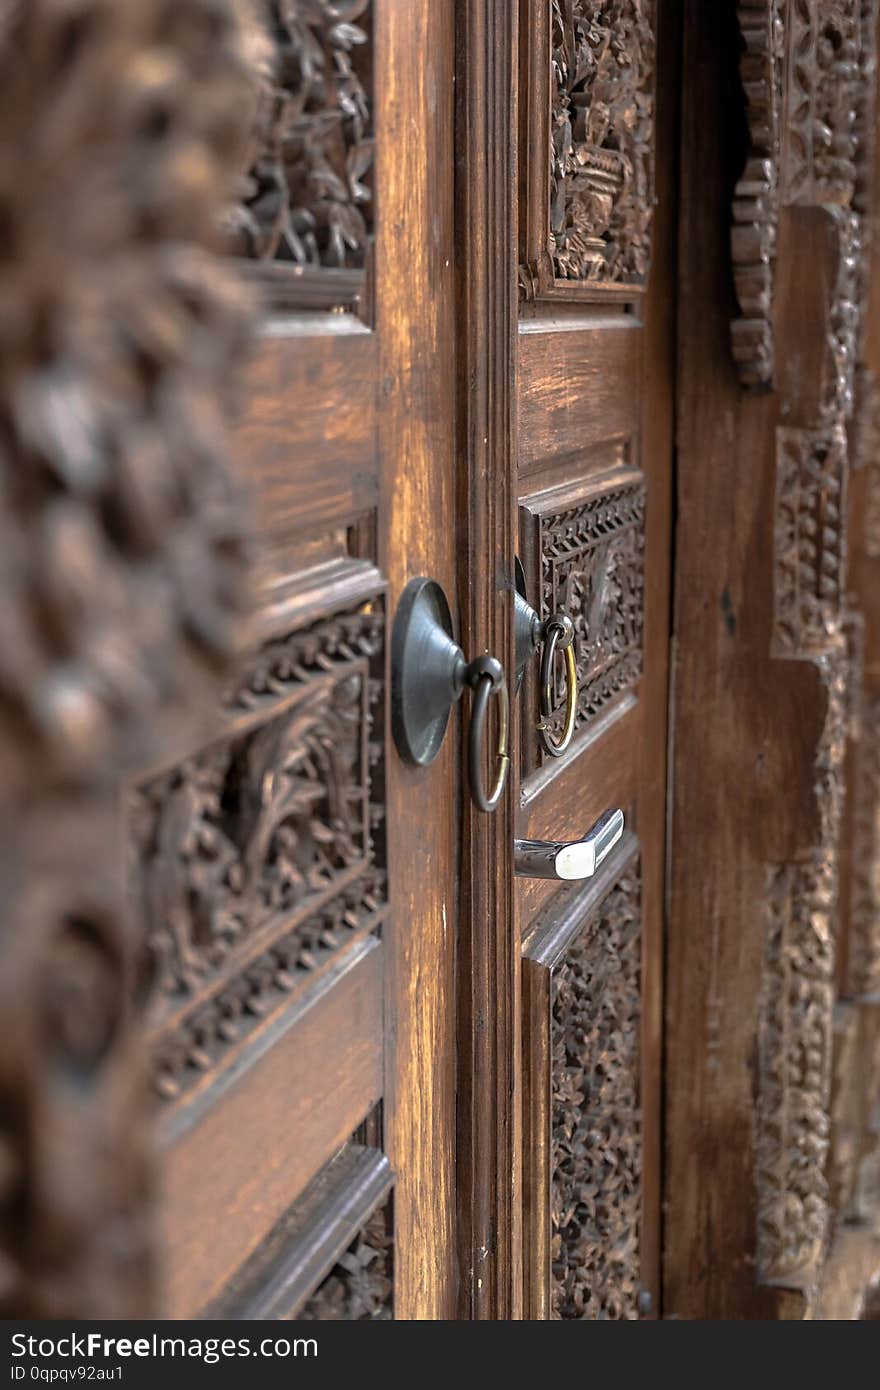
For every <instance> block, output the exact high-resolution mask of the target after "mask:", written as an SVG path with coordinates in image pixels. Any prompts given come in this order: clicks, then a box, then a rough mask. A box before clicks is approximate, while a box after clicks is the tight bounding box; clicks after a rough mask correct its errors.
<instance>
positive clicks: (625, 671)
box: [541, 481, 645, 728]
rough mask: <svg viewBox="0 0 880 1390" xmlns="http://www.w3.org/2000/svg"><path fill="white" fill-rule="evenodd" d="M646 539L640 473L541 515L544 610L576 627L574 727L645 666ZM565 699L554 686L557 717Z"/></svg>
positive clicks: (592, 715) (629, 685)
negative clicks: (558, 613) (564, 616)
mask: <svg viewBox="0 0 880 1390" xmlns="http://www.w3.org/2000/svg"><path fill="white" fill-rule="evenodd" d="M644 546H645V490H644V486H643V484H642V483H641V482H640V481H639V482H632V483H627V484H624V485H622V486H619V487H615V488H613V489H612V490H610V491H606V492H604V493H600V494H599V495H598V496H595V497H591V498H590V499H589V500H588V501H586V502H584V503H582V504H581V505H579V506H576V507H573V508H570V509H567V510H565V511H560V512H558V513H555V514H548V515H545V516H542V518H541V565H542V595H541V601H542V605H543V609H542V616H543V617H547V616H549V614H550V613H552V612H555V611H557V610H562V611H563V612H565V613H567V614H568V615H569V616H570V617H571V619H572V621H573V623H574V627H575V658H576V662H577V672H578V709H577V719H576V728H582V727H584V726H585V725H586V724H588V723H589V722H590V720H592V719H594V718H595V717H596V715H597V714H599V712H600V711H601V710H602V709H604V707H605V706H606V705H607V704H608V703H609V702H610V701H611V700H613V699H614V698H615V697H616V696H617V695H619V694H621V693H622V692H623V691H625V690H628V689H631V688H632V687H633V686H635V685H636V684H637V683H638V681H639V678H640V676H641V674H642V625H643V594H644ZM560 679H561V677H560ZM564 701H565V694H564V691H563V690H562V689H559V690H557V692H556V708H557V709H558V710H559V711H560V713H559V714H558V715H557V716H556V718H557V719H561V718H562V717H563V715H562V711H563V709H564Z"/></svg>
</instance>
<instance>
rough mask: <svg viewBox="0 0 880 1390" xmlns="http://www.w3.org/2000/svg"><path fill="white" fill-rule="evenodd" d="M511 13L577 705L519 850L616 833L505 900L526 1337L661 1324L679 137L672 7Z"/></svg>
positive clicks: (525, 440) (541, 519)
mask: <svg viewBox="0 0 880 1390" xmlns="http://www.w3.org/2000/svg"><path fill="white" fill-rule="evenodd" d="M520 13H521V49H522V58H521V63H520V71H521V75H522V74H528V75H529V84H528V86H526V87H525V88H524V90H523V92H522V93H521V103H522V105H521V113H520V118H521V127H520V129H521V138H520V149H521V151H524V154H523V155H521V159H524V167H523V169H522V170H521V176H520V189H521V193H522V200H521V205H520V256H521V265H520V277H519V278H520V289H521V319H520V332H519V430H520V434H519V455H518V476H519V545H520V558H521V560H522V564H523V571H524V576H525V584H526V592H527V595H528V597H529V599H530V601H531V602H532V603H533V604H534V606H535V607H536V608H537V610H538V612H539V614H540V616H541V617H542V618H547V617H549V615H550V614H551V613H552V612H554V611H557V610H561V611H562V612H564V613H567V614H568V616H569V617H570V618H571V619H572V622H573V624H574V630H575V636H574V643H575V663H576V667H577V674H578V702H577V712H576V718H575V730H574V737H573V741H572V743H571V746H570V747H569V749H568V750H567V751H566V752H565V753H564V754H563V756H562V757H552V756H550V755H549V754H548V753H547V752H546V751H545V750H544V747H543V741H542V739H541V738H540V736H539V734H538V732H537V730H536V716H535V711H536V710H537V708H538V689H537V673H536V671H535V670H534V669H530V670H528V671H527V672H526V675H525V678H524V682H523V691H522V700H521V710H520V735H521V743H520V750H519V751H520V764H519V772H520V807H519V816H518V822H517V833H518V835H520V836H521V837H522V838H529V839H548V840H557V839H566V838H569V839H575V838H579V837H580V836H581V835H583V834H584V832H585V831H586V830H587V829H588V828H589V826H590V825H591V824H592V823H593V821H595V820H596V819H597V818H598V817H599V815H600V814H601V813H602V812H604V811H606V810H608V809H610V808H613V807H620V808H622V809H623V810H624V812H625V817H626V824H627V833H626V835H625V836H624V839H623V841H622V842H621V843H620V844H619V845H618V846H617V847H616V849H615V850H614V851H613V853H612V854H611V856H610V857H609V858H608V860H606V862H605V863H604V865H603V866H602V868H601V869H600V871H599V873H598V874H597V875H596V876H595V877H594V878H593V879H592V880H588V881H587V882H585V883H584V884H581V885H578V884H574V885H569V886H566V887H565V888H559V887H558V885H554V884H553V883H552V882H546V881H535V880H527V879H520V880H519V881H518V891H517V905H518V911H519V920H520V924H521V931H522V943H523V961H522V971H523V974H522V990H523V1027H522V1047H523V1050H522V1067H523V1097H524V1100H523V1104H524V1145H523V1190H524V1212H523V1223H524V1224H523V1244H524V1253H525V1260H524V1270H525V1300H526V1310H527V1315H528V1316H532V1317H541V1318H547V1317H552V1318H566V1319H568V1318H585V1319H590V1318H606V1317H613V1318H638V1317H642V1316H650V1315H651V1314H652V1313H655V1312H656V1308H657V1301H656V1300H657V1275H658V1230H659V1206H658V1174H657V1164H658V1135H659V1070H660V1053H659V1033H658V1028H657V1020H658V1017H659V998H660V989H661V973H660V956H659V947H660V940H661V935H660V934H661V929H662V882H663V878H662V875H663V801H662V795H658V789H659V788H660V787H662V782H663V776H664V767H665V729H666V689H665V681H666V659H665V647H666V641H667V635H668V616H667V614H666V613H665V612H664V609H663V595H664V594H666V593H668V558H667V555H666V553H665V545H666V543H667V542H668V530H667V528H668V524H669V510H668V497H669V489H670V477H671V415H670V411H669V407H668V393H670V392H671V382H670V381H669V373H668V366H667V365H666V354H668V353H670V352H671V322H670V319H669V317H668V315H667V313H666V311H665V305H666V302H667V298H668V296H669V293H670V287H671V280H672V276H671V256H670V252H671V247H672V237H671V235H670V228H671V226H672V220H671V217H670V208H669V206H668V205H666V204H664V206H663V210H662V214H658V215H657V216H656V217H655V205H654V189H655V185H656V186H657V187H658V189H660V190H662V191H663V193H664V195H665V196H668V195H669V193H670V192H671V182H670V179H669V171H670V168H671V162H670V156H671V150H672V145H671V138H672V118H671V116H670V107H671V103H670V102H669V101H668V98H666V99H665V100H664V105H663V108H662V113H661V117H660V118H658V119H656V120H655V117H656V115H657V113H656V110H655V77H656V73H655V52H656V48H657V43H658V34H659V33H660V29H659V28H658V23H659V22H660V21H661V20H662V25H663V42H664V44H665V43H669V42H670V38H669V34H668V32H667V30H668V27H669V17H668V16H669V7H667V6H664V5H662V4H661V5H655V4H653V3H647V0H608V3H601V4H599V5H594V4H585V3H579V0H567V2H566V3H562V0H559V3H555V0H548V3H543V2H542V0H523V4H522V5H521V11H520ZM658 120H659V123H658ZM548 147H549V149H550V157H549V162H548V157H547V150H548ZM655 166H656V174H655ZM655 224H656V227H655ZM655 237H656V239H657V247H656V250H655V253H654V264H653V270H652V269H651V262H652V243H653V241H654V239H655ZM655 411H657V412H658V413H657V414H656V415H655V413H654V412H655ZM649 432H650V437H649ZM561 676H562V673H561V670H560V671H559V672H558V673H557V677H556V679H557V687H556V689H555V692H554V693H555V707H556V709H557V711H558V713H557V716H556V719H555V722H554V721H551V732H553V730H554V728H555V730H556V733H557V736H558V733H559V731H560V730H561V725H562V709H563V704H564V687H563V684H562V679H561Z"/></svg>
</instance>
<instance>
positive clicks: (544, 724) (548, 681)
mask: <svg viewBox="0 0 880 1390" xmlns="http://www.w3.org/2000/svg"><path fill="white" fill-rule="evenodd" d="M557 650H560V651H561V652H562V654H563V657H564V659H565V677H566V679H565V722H564V724H563V728H562V737H561V738H560V739H559V741H558V742H557V741H555V740H554V739H553V738H552V737H551V735H550V731H549V725H548V721H549V720H550V719H552V718H553V714H554V710H553V663H554V661H555V659H556V652H557ZM576 717H577V663H576V662H575V659H574V625H573V623H572V621H571V619H570V618H568V617H564V616H560V615H557V614H554V616H553V617H552V618H548V620H547V622H546V624H545V628H544V650H543V652H542V653H541V720H540V722H539V724H538V732H539V733H540V735H541V739H542V741H543V744H544V747H545V748H546V749H547V752H548V753H549V754H550V755H551V757H554V758H561V757H562V755H563V753H564V752H565V751H566V749H567V748H568V746H569V744H570V743H571V740H572V737H573V735H574V721H575V718H576Z"/></svg>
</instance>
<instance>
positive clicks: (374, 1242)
mask: <svg viewBox="0 0 880 1390" xmlns="http://www.w3.org/2000/svg"><path fill="white" fill-rule="evenodd" d="M393 1256H394V1238H393V1234H392V1224H391V1201H390V1199H389V1201H388V1202H387V1203H385V1204H384V1205H383V1206H381V1207H378V1208H377V1209H376V1211H374V1212H373V1214H372V1216H371V1217H370V1219H369V1220H368V1221H367V1223H366V1225H365V1226H364V1228H363V1230H362V1231H360V1232H358V1234H357V1235H356V1236H355V1238H354V1240H353V1241H352V1242H351V1244H350V1245H349V1247H348V1249H347V1250H346V1251H345V1252H344V1254H342V1255H340V1257H339V1259H338V1260H337V1262H336V1264H335V1265H334V1266H333V1268H332V1270H331V1271H330V1273H329V1274H328V1275H327V1277H326V1278H325V1279H324V1280H323V1282H322V1283H321V1284H320V1285H319V1286H318V1288H317V1289H316V1290H315V1292H314V1293H313V1294H312V1296H311V1298H309V1299H308V1301H307V1302H306V1303H305V1304H304V1305H303V1306H302V1308H300V1310H299V1312H297V1313H296V1315H295V1316H296V1318H297V1319H302V1320H303V1321H305V1322H326V1321H331V1320H332V1321H336V1322H340V1321H345V1322H366V1321H370V1322H385V1321H388V1320H390V1319H392V1318H393V1317H394V1312H393V1294H394V1285H393V1282H392V1265H393Z"/></svg>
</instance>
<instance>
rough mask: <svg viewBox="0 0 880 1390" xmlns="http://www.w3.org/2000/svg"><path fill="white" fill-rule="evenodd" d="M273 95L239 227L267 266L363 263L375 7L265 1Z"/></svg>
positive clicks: (264, 111) (263, 108) (266, 58)
mask: <svg viewBox="0 0 880 1390" xmlns="http://www.w3.org/2000/svg"><path fill="white" fill-rule="evenodd" d="M264 4H265V8H266V11H267V16H266V19H267V25H266V27H267V39H268V42H267V44H266V52H265V53H264V55H263V74H264V80H263V91H262V98H261V102H260V108H259V112H258V116H257V121H256V127H255V130H254V136H253V147H252V150H251V152H250V156H249V159H248V161H247V165H248V174H247V177H246V179H245V187H244V193H243V197H242V200H241V203H240V204H239V207H238V209H237V212H236V215H235V216H234V218H233V219H232V221H233V234H234V243H235V246H236V249H238V250H239V252H241V253H242V254H244V255H248V256H251V257H253V258H254V259H256V260H260V261H282V262H284V261H286V262H288V263H292V264H294V265H298V266H311V267H319V266H325V267H334V268H341V267H344V268H349V269H351V268H359V267H361V266H363V264H364V259H365V256H366V251H367V245H368V242H369V239H370V235H371V232H372V228H373V212H372V209H373V197H372V190H371V186H370V181H369V180H370V175H371V172H372V166H373V143H374V142H373V135H372V111H371V96H370V70H371V52H370V50H371V2H370V0H264Z"/></svg>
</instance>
